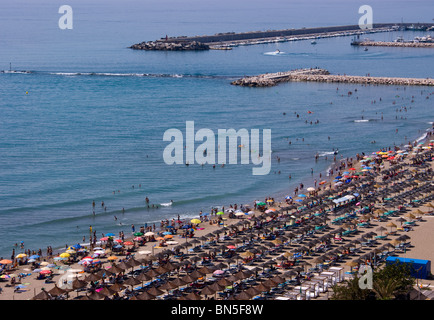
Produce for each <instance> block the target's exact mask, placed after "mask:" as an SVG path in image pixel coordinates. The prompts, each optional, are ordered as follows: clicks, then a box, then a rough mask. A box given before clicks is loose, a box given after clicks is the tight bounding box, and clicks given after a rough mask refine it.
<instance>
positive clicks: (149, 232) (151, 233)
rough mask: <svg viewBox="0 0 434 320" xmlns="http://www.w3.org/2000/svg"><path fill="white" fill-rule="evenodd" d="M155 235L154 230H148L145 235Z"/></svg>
mask: <svg viewBox="0 0 434 320" xmlns="http://www.w3.org/2000/svg"><path fill="white" fill-rule="evenodd" d="M153 235H155V233H153V232H151V231H148V232H146V233H145V234H144V236H145V237H151V236H153Z"/></svg>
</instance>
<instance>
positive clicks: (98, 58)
mask: <svg viewBox="0 0 434 320" xmlns="http://www.w3.org/2000/svg"><path fill="white" fill-rule="evenodd" d="M415 3H416V4H415ZM62 4H65V3H63V2H62V3H61V2H59V1H54V2H53V1H39V2H38V3H37V4H35V3H34V2H32V1H14V2H13V3H8V4H4V3H2V4H1V5H0V6H1V7H2V8H1V9H2V10H0V18H1V19H0V48H1V50H0V69H2V70H9V66H10V65H9V64H10V63H11V64H12V69H13V70H26V71H30V72H28V73H13V74H9V73H3V74H0V97H1V98H0V111H1V116H0V256H4V257H9V255H10V253H11V250H12V248H13V245H14V244H15V243H19V242H20V241H24V243H25V245H26V248H30V249H36V250H37V249H39V248H42V249H43V250H44V249H45V248H46V246H47V245H51V246H53V247H54V248H57V247H63V246H65V245H66V244H73V243H76V242H81V240H82V237H83V236H86V239H87V236H88V228H89V225H92V226H93V228H94V229H95V230H97V235H100V234H101V233H107V232H114V233H117V232H119V231H121V230H123V231H124V232H125V233H126V234H127V233H129V232H130V231H131V228H130V225H131V224H134V225H136V226H140V225H144V223H146V222H147V223H154V222H155V223H157V224H158V223H159V221H161V220H162V219H165V218H168V219H170V218H172V217H176V216H177V215H178V214H180V215H181V217H193V216H197V215H198V213H199V211H201V210H202V211H203V212H209V210H210V209H211V207H214V206H223V205H224V206H228V205H229V204H234V203H237V204H246V203H252V201H253V200H255V199H264V197H266V196H276V197H277V198H278V197H283V196H284V195H286V194H292V192H293V189H294V187H295V186H296V185H298V183H300V182H301V181H306V183H305V186H306V187H308V186H310V185H311V184H312V179H318V180H319V177H318V175H319V173H320V172H321V173H322V175H323V176H324V175H325V173H326V170H327V168H329V167H330V165H331V164H332V151H333V149H336V148H338V149H339V151H340V153H339V157H340V156H343V157H350V156H354V155H355V154H356V153H357V152H373V151H376V150H377V149H378V148H381V147H386V146H391V145H393V144H398V145H399V144H403V143H406V142H407V141H408V140H414V139H417V138H419V137H421V136H423V134H424V132H425V130H426V129H427V128H429V127H430V126H431V124H430V122H431V121H433V115H434V112H433V110H434V109H433V103H432V100H433V99H434V96H432V95H431V94H432V92H433V91H434V90H433V89H432V88H422V87H406V88H404V87H394V86H390V87H389V86H367V87H364V86H361V85H343V84H339V85H337V84H324V83H287V84H281V85H279V86H276V87H272V88H242V87H235V86H231V85H230V82H231V81H232V80H233V79H236V78H239V77H242V76H244V75H254V74H259V73H265V72H277V71H286V70H290V69H295V68H306V67H315V66H318V67H321V68H326V69H328V70H329V71H330V72H331V73H335V74H344V73H345V74H353V75H365V74H367V73H369V74H371V75H375V76H401V77H432V75H433V73H434V72H433V71H434V66H433V64H432V61H433V58H434V50H433V49H412V48H402V49H396V48H381V47H377V48H375V47H372V48H369V51H366V52H365V51H363V48H354V47H352V46H350V42H351V37H338V38H330V39H320V40H317V42H318V43H317V45H311V44H310V41H297V42H286V43H278V44H267V45H256V46H246V47H238V48H234V50H231V51H212V50H211V51H207V52H144V51H133V50H130V49H127V47H128V46H129V45H131V44H133V43H137V42H141V41H145V40H146V41H148V40H155V39H158V38H160V37H163V36H165V35H166V34H168V35H170V36H177V35H196V34H198V35H199V34H214V33H218V32H227V31H236V32H239V31H250V30H267V29H284V28H291V27H293V28H298V27H304V26H305V27H311V26H323V25H344V24H357V23H358V18H359V15H358V7H359V6H360V5H362V4H361V3H359V2H358V1H331V2H327V4H325V3H324V2H323V1H312V2H309V3H306V2H302V1H299V2H297V1H295V2H293V1H291V2H289V3H288V1H272V2H270V3H269V2H267V3H265V2H261V1H253V2H252V1H249V2H245V1H239V2H236V3H229V2H225V1H223V2H218V3H215V2H210V1H183V2H178V1H144V2H142V1H122V2H121V1H86V2H85V1H74V3H70V5H71V6H72V8H73V9H74V29H73V30H60V29H59V28H58V26H57V21H58V19H59V17H60V14H58V12H57V11H58V8H59V6H60V5H62ZM373 9H374V20H375V21H378V22H390V21H393V22H395V21H396V22H400V21H401V19H403V20H404V22H420V21H428V22H429V21H431V20H432V17H431V16H430V13H429V12H430V11H429V10H430V9H431V12H432V4H431V3H430V2H429V1H419V2H412V5H410V4H407V3H406V2H404V1H393V2H388V1H382V2H381V3H380V4H375V5H373ZM377 19H378V20H377ZM425 34H426V33H423V32H405V33H402V32H393V33H378V34H370V35H369V36H368V37H369V38H371V39H377V40H388V41H390V40H394V39H396V37H398V36H404V37H405V38H408V39H412V38H414V37H415V36H419V35H425ZM276 49H279V50H280V51H282V52H284V53H283V54H281V55H278V56H276V55H270V54H267V53H269V52H273V51H275V50H276ZM337 88H338V90H337ZM356 89H357V91H356ZM349 91H351V92H352V94H351V95H348V92H349ZM26 92H27V94H26ZM380 98H381V101H380ZM374 101H375V103H374ZM307 111H312V113H308V112H307ZM284 113H285V114H284ZM296 113H298V114H299V115H300V116H299V118H297V117H296ZM381 117H383V120H382V119H381ZM362 118H363V119H364V120H369V121H364V122H359V121H357V120H361V119H362ZM317 120H318V121H319V123H318V124H312V125H311V124H310V121H312V122H313V123H315V121H317ZM355 120H356V121H355ZM186 121H194V122H195V127H196V130H198V129H200V128H208V129H211V130H213V131H214V132H217V130H218V129H230V128H234V129H236V130H238V129H241V128H246V129H248V130H251V129H255V128H257V129H271V130H272V150H273V153H272V167H271V172H270V174H268V175H265V176H253V175H252V167H253V166H252V165H241V164H238V165H226V166H225V167H224V168H221V167H220V165H218V164H217V165H216V168H215V169H213V168H212V166H211V165H205V166H203V167H202V166H200V165H197V164H195V165H190V166H188V167H187V166H185V165H172V166H169V165H167V164H165V163H164V160H163V150H164V148H165V147H166V146H167V145H168V142H165V141H163V134H164V132H165V131H166V130H167V129H170V128H176V129H179V130H181V131H182V132H184V133H185V124H186ZM306 121H307V123H306ZM396 129H398V132H396ZM328 137H330V140H329V139H328ZM373 140H375V141H376V144H372V143H371V141H373ZM289 142H291V144H289ZM317 153H318V154H319V155H320V158H319V161H317V162H315V159H314V157H315V154H317ZM277 156H278V157H280V162H277V161H276V157H277ZM326 157H327V158H326ZM311 168H312V169H313V170H314V175H313V176H311ZM279 172H280V174H279ZM289 175H291V176H292V179H291V180H289V178H288V176H289ZM139 185H140V187H139ZM133 186H134V188H133ZM146 196H147V197H149V199H150V203H151V204H154V205H159V206H160V208H159V209H155V208H149V209H148V208H147V205H146V203H145V197H146ZM170 200H173V201H174V204H173V205H172V206H161V204H166V203H169V202H170ZM92 201H95V203H96V207H95V215H94V214H93V208H92ZM102 201H104V204H105V206H106V207H107V208H106V210H104V208H103V207H102V206H101V202H102ZM122 208H125V213H122ZM114 216H117V218H118V220H117V221H115V220H114ZM121 223H122V225H120V224H121Z"/></svg>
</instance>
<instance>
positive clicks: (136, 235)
mask: <svg viewBox="0 0 434 320" xmlns="http://www.w3.org/2000/svg"><path fill="white" fill-rule="evenodd" d="M133 235H134V236H135V237H141V236H143V232H135V233H134V234H133Z"/></svg>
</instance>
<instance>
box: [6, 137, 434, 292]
mask: <svg viewBox="0 0 434 320" xmlns="http://www.w3.org/2000/svg"><path fill="white" fill-rule="evenodd" d="M430 139H432V138H431V134H429V135H428V137H427V138H426V141H425V143H424V144H423V146H424V147H425V149H423V147H422V145H418V144H416V143H415V146H418V147H417V148H418V150H419V151H418V154H419V155H420V154H423V155H424V159H429V160H430V159H431V158H432V149H431V147H430ZM431 145H432V143H431ZM413 153H414V149H413V150H411V151H410V150H409V152H408V155H403V156H402V157H396V158H395V159H394V160H390V161H384V162H383V163H382V165H381V171H380V173H379V174H376V175H371V179H370V180H369V179H368V180H366V177H365V180H364V181H368V182H369V190H370V191H371V192H372V191H374V192H379V191H380V190H381V189H383V188H386V187H391V186H393V185H398V184H399V182H403V181H405V180H406V179H408V178H410V176H412V177H413V178H414V177H415V178H416V181H417V182H415V184H414V187H417V186H422V185H424V186H428V187H429V185H430V184H431V181H430V180H427V181H423V180H422V179H423V177H430V176H432V169H433V163H432V162H431V161H430V162H424V163H425V165H424V166H418V165H414V163H413V162H414V161H415V159H417V156H416V155H413ZM362 159H363V158H362V157H361V156H360V157H359V160H362ZM362 164H363V161H357V160H356V158H355V157H354V158H353V162H352V163H349V165H352V166H353V169H354V170H353V171H354V172H357V171H359V172H361V169H362V167H361V166H362ZM337 166H338V164H336V169H337ZM396 166H399V167H396ZM348 168H349V167H346V168H342V170H343V171H345V170H347V169H348ZM393 168H395V169H393ZM389 169H393V170H395V172H400V171H404V170H406V171H405V172H404V173H401V176H399V175H398V179H399V180H396V181H392V182H389V181H391V180H383V177H384V173H385V172H388V170H389ZM339 172H340V170H339ZM336 173H337V170H335V174H333V175H331V176H332V177H333V176H336ZM367 176H368V177H369V174H367ZM332 177H329V178H328V180H327V182H326V183H324V184H322V185H320V186H319V187H320V188H321V190H318V188H316V190H315V192H314V193H309V192H307V191H306V190H307V188H308V187H311V186H304V188H303V189H302V190H299V192H300V193H301V192H303V193H306V194H309V196H308V200H305V202H301V203H302V204H303V205H306V204H309V201H310V200H312V201H313V200H315V201H316V200H317V199H326V198H327V194H326V192H327V191H329V190H331V191H333V193H334V194H336V195H338V194H339V192H340V193H341V196H342V194H343V193H344V194H351V193H355V191H357V190H356V186H357V185H355V184H354V185H351V184H349V186H350V188H353V189H350V190H352V191H351V192H350V193H349V192H348V191H347V192H345V190H344V189H342V188H338V187H336V186H333V185H334V184H335V182H333V178H332ZM421 177H422V178H421ZM418 179H419V180H418ZM357 180H358V179H355V181H357ZM331 186H333V187H331ZM343 187H348V186H345V185H344V186H343ZM408 190H410V186H407V187H406V188H404V189H403V190H401V191H395V195H396V194H399V193H402V192H405V191H408ZM427 190H428V191H427V193H425V194H423V196H424V197H427V196H429V195H432V190H431V189H427ZM368 195H370V193H369V192H368V193H366V194H365V196H364V197H361V200H359V202H360V203H361V204H359V205H356V204H352V206H351V207H348V208H349V209H348V210H350V208H351V209H352V210H359V209H360V208H361V207H362V206H365V205H370V206H371V207H370V210H371V216H370V217H369V218H368V219H367V220H369V225H368V226H365V227H364V226H363V225H361V224H360V223H363V220H362V218H361V217H362V215H363V213H361V212H360V213H358V216H357V217H358V219H357V223H356V222H352V221H349V223H348V224H347V225H345V224H341V223H334V222H335V220H336V218H337V217H340V216H343V215H344V212H347V210H344V211H338V213H337V214H336V213H333V211H328V212H327V211H325V210H321V209H320V207H315V206H314V207H312V208H311V209H312V210H311V211H310V213H309V216H310V217H311V218H312V217H313V213H314V212H316V213H318V212H319V213H321V215H319V217H323V215H324V214H326V217H325V219H323V220H321V218H318V219H319V222H318V221H317V220H315V221H317V223H313V224H312V223H311V222H309V221H308V220H307V219H306V220H305V221H304V222H303V223H306V226H309V225H310V226H312V225H313V226H318V227H320V226H322V227H325V229H324V230H322V229H317V230H318V231H315V232H314V234H313V235H312V237H311V238H309V236H307V237H306V238H305V239H303V240H302V241H301V242H299V243H294V242H293V241H292V239H291V240H290V241H289V242H288V241H285V239H286V240H287V238H283V239H284V240H283V241H281V243H280V244H279V245H276V247H279V248H278V250H276V252H273V250H274V249H275V248H273V246H271V247H269V248H270V251H268V252H267V253H265V259H263V260H261V261H269V260H270V259H271V260H272V261H274V263H275V265H276V266H277V267H276V268H277V269H276V270H277V272H278V275H280V276H283V275H284V274H285V272H287V271H288V270H291V268H292V267H289V268H280V267H279V261H280V260H279V258H280V257H281V256H282V254H285V253H288V255H290V254H289V253H291V254H293V253H294V252H295V249H297V248H299V246H300V245H304V246H306V245H307V246H308V247H309V248H310V249H311V248H313V247H316V246H318V245H319V244H321V243H322V241H323V240H324V239H323V238H322V237H323V236H324V237H325V236H327V235H329V236H330V235H333V234H335V233H340V234H341V235H342V238H343V240H342V241H343V242H338V243H336V240H335V239H333V238H331V237H329V239H330V244H333V245H330V248H332V249H338V247H339V245H340V244H341V245H345V244H353V245H354V244H355V246H353V247H355V248H356V249H357V248H359V250H356V251H354V252H353V253H352V254H351V255H350V258H351V259H356V258H359V257H360V256H362V254H367V253H369V252H371V251H372V250H373V249H378V248H380V247H383V248H384V246H386V247H387V245H388V244H389V243H390V241H391V240H393V239H395V238H397V237H399V236H402V235H406V236H408V237H410V241H411V246H409V247H407V248H406V250H404V251H401V252H399V253H398V254H397V255H399V256H404V257H407V258H415V259H426V260H430V261H434V250H433V246H434V245H433V243H434V233H433V232H432V230H434V215H430V214H429V213H432V212H433V208H432V207H430V205H431V206H433V205H434V202H433V200H430V201H428V202H423V203H420V204H419V203H418V202H412V201H411V200H410V201H408V200H407V199H406V200H405V201H406V202H407V203H409V204H411V206H399V207H400V208H401V209H402V210H401V209H400V210H398V205H395V204H393V203H388V202H387V200H385V199H384V198H387V196H384V195H383V198H380V199H379V198H378V197H377V199H376V200H372V199H371V198H369V197H368ZM291 196H292V197H294V199H295V198H296V196H295V195H292V194H291ZM421 196H422V193H419V194H415V195H414V196H413V197H414V199H418V198H419V197H421ZM391 197H393V196H392V195H391ZM309 199H310V200H309ZM335 199H339V197H335ZM366 199H369V200H366ZM276 200H278V201H276V202H275V203H273V204H272V205H267V207H266V209H267V210H262V211H260V210H257V209H254V210H253V209H252V210H253V211H254V213H250V214H249V215H240V217H242V218H239V217H237V216H233V218H229V214H228V213H227V212H225V213H224V215H221V216H220V215H211V216H210V217H209V219H210V220H213V221H214V222H215V221H216V220H217V219H218V218H219V217H223V220H222V222H223V225H219V224H217V223H210V221H204V222H201V223H199V224H198V225H197V230H195V231H194V237H193V238H188V239H187V238H185V237H182V235H181V234H182V233H183V229H179V233H181V234H176V235H174V236H173V238H171V239H170V240H171V241H174V242H172V244H169V245H166V246H164V247H160V246H159V245H158V244H159V242H147V243H146V244H144V245H140V246H137V247H136V249H135V250H134V251H132V252H131V256H132V257H133V258H134V260H135V261H139V262H141V265H137V266H135V267H132V268H131V270H125V271H124V272H121V273H122V274H124V273H125V276H127V273H129V272H130V271H132V270H136V271H137V270H140V269H141V268H144V267H145V266H146V263H145V262H144V261H146V259H147V258H148V257H150V256H151V255H152V256H156V255H158V254H159V253H161V252H164V251H166V250H168V249H169V250H173V248H175V247H176V246H178V245H182V244H183V243H186V242H191V241H193V240H197V241H196V244H195V245H199V244H203V243H204V242H205V240H204V239H205V238H203V237H204V236H207V238H208V240H212V237H211V236H210V235H215V232H216V231H217V230H219V229H222V228H224V227H226V230H225V231H226V234H227V236H228V237H229V240H225V239H223V238H221V239H220V242H221V244H225V245H227V244H234V240H237V237H236V235H237V233H240V234H243V232H244V235H249V233H248V231H249V229H248V228H247V227H248V226H253V225H254V224H255V223H257V221H258V220H260V221H263V222H264V223H265V224H267V223H268V224H269V225H268V226H269V227H270V228H271V230H273V228H274V227H273V224H272V223H274V222H275V223H277V222H278V221H281V222H282V221H286V222H288V220H289V217H290V216H293V215H296V218H299V219H301V220H303V218H302V216H304V215H306V213H304V212H303V211H302V210H299V208H297V207H299V204H297V202H294V203H293V205H291V204H288V203H286V202H285V200H284V199H276ZM264 201H266V200H264ZM252 207H253V205H252ZM332 207H333V203H332V202H329V208H332ZM386 208H387V209H386ZM378 209H385V210H384V212H386V211H387V210H391V209H394V210H395V211H396V212H395V213H394V214H392V215H390V216H388V217H386V218H384V219H380V217H379V216H380V214H379V213H378V212H377V211H376V210H378ZM421 211H422V212H423V213H424V214H421ZM410 213H412V214H413V218H412V217H411V216H409V214H410ZM260 218H262V220H261V219H260ZM323 218H324V217H323ZM399 219H404V221H413V225H411V229H409V230H408V231H404V230H403V229H402V228H401V227H402V223H403V221H400V220H399ZM240 221H241V223H240ZM255 221H256V222H255ZM244 222H245V223H244ZM391 222H392V223H394V224H395V226H396V227H390V223H391ZM187 223H188V221H187ZM303 225H304V224H303ZM231 226H236V227H235V229H232V228H231ZM347 227H348V228H349V229H348V230H351V229H353V230H354V229H356V230H357V232H356V233H355V234H349V235H348V236H343V234H342V231H339V232H338V230H337V229H342V228H344V229H346V228H347ZM379 227H383V228H384V229H383V230H384V231H378V228H379ZM243 228H244V229H243ZM298 228H300V227H298ZM222 230H223V229H222ZM288 230H289V231H290V232H289V233H291V232H292V230H294V229H288ZM310 230H312V229H310ZM313 230H315V228H313ZM162 231H164V230H162ZM222 232H224V231H222ZM369 232H374V233H375V234H376V235H380V233H381V235H387V237H386V238H385V239H381V238H378V239H377V240H376V243H375V245H373V246H370V247H366V248H365V247H362V246H361V244H360V242H361V241H358V242H354V240H356V239H360V238H359V237H361V236H363V235H366V234H368V233H369ZM389 232H392V234H388V233H389ZM289 233H288V232H287V231H285V233H283V234H284V236H286V237H288V236H289ZM294 233H295V231H294ZM255 234H256V233H255ZM257 234H258V238H257V239H258V241H259V242H260V243H264V244H265V243H266V242H265V241H263V240H261V238H260V237H259V233H257ZM265 234H270V233H269V232H267V231H264V232H263V235H265ZM250 235H251V233H250ZM220 236H221V234H220ZM261 236H262V235H261ZM279 237H280V236H276V238H275V239H280V238H279ZM115 238H116V237H115ZM127 238H128V239H127ZM133 238H134V237H133V236H132V235H131V234H130V235H127V236H126V239H125V242H126V241H128V240H130V241H133ZM216 238H217V237H216ZM369 238H372V236H371V237H368V238H364V240H366V239H369ZM312 239H314V240H317V241H316V244H314V245H312V244H311V243H310V242H309V241H311V240H312ZM244 241H245V239H244V240H243V241H241V242H239V241H237V242H235V247H236V246H239V244H240V243H242V244H244ZM261 241H263V242H261ZM125 242H124V243H125ZM104 245H105V244H104V243H103V245H102V246H103V247H104ZM311 245H312V247H311ZM192 247H193V245H191V246H189V247H187V248H186V249H181V251H182V252H187V253H188V255H187V256H186V257H185V259H191V258H192V257H193V256H195V255H197V256H199V257H203V256H200V254H195V252H193V251H191V250H189V251H187V250H188V249H189V248H192ZM350 247H351V246H348V247H347V248H350ZM208 250H209V247H207V249H204V250H202V251H201V252H202V253H204V254H205V255H207V254H209V253H210V252H211V250H210V251H209V252H207V251H208ZM94 251H95V250H91V251H88V252H86V253H85V254H83V255H82V256H81V257H80V259H81V258H83V256H84V255H86V256H89V255H92V253H94ZM265 251H267V250H265ZM380 251H381V250H380ZM215 252H218V250H217V251H215ZM246 252H247V250H245V251H240V252H239V253H240V255H241V256H242V257H243V254H244V253H246ZM318 252H320V251H318ZM391 252H394V250H392V249H391V250H389V253H391ZM263 253H264V252H263ZM325 253H326V254H327V253H329V251H326V252H325ZM321 254H322V253H321ZM56 256H58V255H55V256H53V258H52V259H50V260H46V259H44V257H42V258H41V259H39V261H38V262H39V263H40V262H45V267H44V266H40V267H39V268H42V269H47V270H50V271H51V272H52V276H53V278H52V281H50V282H48V283H47V282H46V281H45V279H38V278H37V277H38V275H39V273H38V272H33V270H32V268H31V264H25V265H20V266H18V267H17V268H12V269H10V268H11V267H12V264H10V263H6V264H4V266H5V267H6V269H9V270H4V271H3V273H2V275H5V277H3V279H1V282H0V288H1V289H2V291H1V293H0V300H29V299H33V298H34V297H35V296H36V295H38V294H40V293H41V292H42V289H44V290H45V291H46V292H50V290H52V289H53V288H55V286H59V287H63V285H64V280H65V279H67V280H69V281H71V278H66V275H73V277H72V279H74V278H78V279H82V280H84V279H87V278H88V277H89V275H90V274H91V273H89V272H85V271H84V266H83V264H79V263H77V262H75V263H72V264H65V263H64V262H63V261H55V259H54V257H56ZM113 256H115V257H116V258H110V259H113V260H108V259H107V258H108V257H113ZM318 256H320V254H318V253H316V254H307V255H303V256H302V257H301V258H299V260H298V262H297V263H299V262H300V261H301V262H305V264H300V265H301V266H304V268H306V263H307V266H308V267H309V266H311V267H315V265H316V264H317V263H316V262H314V261H315V260H314V259H315V258H316V257H318ZM324 256H325V255H322V257H323V258H324ZM126 258H127V257H126V256H125V255H119V254H117V253H116V252H112V251H111V250H110V249H107V248H105V254H104V256H101V257H99V260H100V261H101V264H100V266H101V269H103V270H110V269H109V268H110V267H111V266H112V265H113V264H114V265H117V264H118V263H119V262H120V261H121V260H126ZM214 258H215V259H211V260H212V263H213V264H217V263H219V262H223V263H225V259H224V258H222V257H221V258H220V257H219V256H218V255H216V256H214ZM143 259H145V260H143ZM157 260H158V259H154V260H153V261H154V267H157V266H158V264H156V262H157ZM200 260H202V259H201V258H199V259H198V261H200ZM362 260H363V259H362ZM182 261H183V259H177V258H175V256H174V255H172V256H169V260H168V261H165V263H167V262H170V263H172V262H173V263H177V264H178V266H179V263H180V262H182ZM48 263H50V264H52V265H51V267H47V266H46V265H47V264H48ZM160 263H161V261H160ZM197 263H199V262H197ZM236 263H239V266H244V267H245V268H246V269H252V268H254V267H258V268H264V267H265V266H266V264H264V263H262V262H258V263H253V264H249V263H246V261H243V259H240V261H238V260H237V261H236ZM203 266H204V265H202V267H203ZM229 266H230V263H229ZM333 266H335V267H340V268H343V273H345V277H351V275H350V274H347V272H349V271H350V270H351V267H350V266H348V265H347V263H345V261H339V262H337V263H335V264H334V265H333ZM222 269H224V268H222ZM166 271H167V270H166ZM172 271H173V270H172ZM320 271H321V270H320ZM323 271H326V268H324V270H323ZM173 272H174V271H173ZM315 272H316V271H312V273H313V274H315V275H313V279H315V277H317V278H319V279H320V278H321V277H320V274H319V272H317V273H318V274H316V273H315ZM20 274H21V275H25V276H23V277H21V279H20V280H19V279H18V278H19V277H18V276H19V275H20ZM185 274H186V273H185ZM130 275H131V274H130ZM130 275H129V276H130ZM178 275H179V273H178ZM208 276H209V275H208ZM273 276H276V274H273ZM11 278H15V283H13V284H12V283H11V281H12V280H11ZM107 278H108V277H107ZM205 279H206V276H205ZM218 279H219V278H218ZM99 280H101V279H99ZM123 280H125V278H124V279H123ZM17 281H18V282H17ZM421 282H422V284H423V285H424V286H425V287H427V286H429V287H432V285H434V281H432V280H423V281H421ZM421 282H419V284H420V283H421ZM309 283H310V282H309ZM100 284H101V282H100ZM112 284H113V283H109V282H108V281H106V282H105V285H104V286H107V285H112ZM126 287H127V286H126ZM330 291H331V290H330V289H329V290H328V292H321V293H320V294H319V295H318V296H317V297H316V298H317V299H327V296H328V295H329V294H330ZM123 292H124V291H122V290H121V291H119V293H118V296H120V297H122V296H123V294H125V293H123ZM140 292H143V290H141V291H140ZM112 293H113V292H112ZM89 294H90V293H89V292H86V291H79V292H75V291H74V290H72V292H70V293H69V294H68V296H69V299H74V298H77V297H85V296H86V295H89ZM129 294H131V292H129ZM53 296H55V294H53ZM111 296H112V295H111V294H109V295H108V296H107V297H111ZM162 296H163V295H160V296H159V297H160V298H161V297H162ZM279 296H280V297H281V296H284V294H282V293H281V294H280V295H276V296H275V297H279ZM216 297H217V294H216Z"/></svg>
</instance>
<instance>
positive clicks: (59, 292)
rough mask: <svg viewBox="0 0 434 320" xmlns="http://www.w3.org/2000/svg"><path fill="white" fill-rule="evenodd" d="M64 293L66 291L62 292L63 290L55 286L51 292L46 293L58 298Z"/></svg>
mask: <svg viewBox="0 0 434 320" xmlns="http://www.w3.org/2000/svg"><path fill="white" fill-rule="evenodd" d="M66 292H67V291H66V290H64V289H62V288H59V287H58V286H57V284H55V285H54V288H52V289H51V290H49V291H48V293H49V294H50V295H51V296H52V297H57V296H60V295H62V294H64V293H66Z"/></svg>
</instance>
